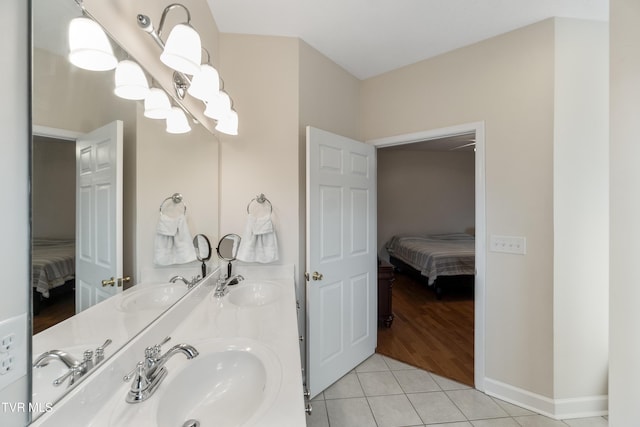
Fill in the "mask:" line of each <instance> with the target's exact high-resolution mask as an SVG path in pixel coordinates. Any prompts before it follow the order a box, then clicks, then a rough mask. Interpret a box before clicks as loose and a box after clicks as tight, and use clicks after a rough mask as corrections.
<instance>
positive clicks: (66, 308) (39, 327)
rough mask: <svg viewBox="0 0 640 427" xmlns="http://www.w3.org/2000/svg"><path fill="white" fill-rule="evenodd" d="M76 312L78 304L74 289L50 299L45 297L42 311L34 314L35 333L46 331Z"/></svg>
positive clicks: (41, 307)
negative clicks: (76, 304) (76, 303)
mask: <svg viewBox="0 0 640 427" xmlns="http://www.w3.org/2000/svg"><path fill="white" fill-rule="evenodd" d="M74 314H76V306H75V292H74V290H73V289H71V290H70V291H66V292H64V293H62V294H59V295H56V296H55V297H54V298H51V299H50V300H49V299H45V300H44V301H43V302H42V305H41V306H40V313H38V314H36V315H35V316H33V334H34V335H35V334H37V333H38V332H41V331H44V330H45V329H47V328H48V327H50V326H53V325H55V324H56V323H60V322H62V321H63V320H65V319H67V318H69V317H71V316H73V315H74Z"/></svg>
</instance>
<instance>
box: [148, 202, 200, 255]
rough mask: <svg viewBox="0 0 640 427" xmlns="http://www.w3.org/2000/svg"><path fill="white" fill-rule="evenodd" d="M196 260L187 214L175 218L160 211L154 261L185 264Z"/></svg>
mask: <svg viewBox="0 0 640 427" xmlns="http://www.w3.org/2000/svg"><path fill="white" fill-rule="evenodd" d="M195 260H196V250H195V248H194V246H193V240H192V238H191V233H190V232H189V226H188V225H187V218H186V216H185V215H184V214H183V215H179V216H177V217H175V218H172V217H170V216H167V215H165V214H163V213H162V212H160V218H159V219H158V225H157V227H156V236H155V242H154V254H153V262H154V263H155V264H156V265H173V264H184V263H187V262H191V261H195Z"/></svg>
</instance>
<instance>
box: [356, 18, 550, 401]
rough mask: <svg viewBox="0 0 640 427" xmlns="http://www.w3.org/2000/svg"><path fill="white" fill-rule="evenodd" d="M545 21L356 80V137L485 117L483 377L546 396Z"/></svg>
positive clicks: (547, 67)
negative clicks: (497, 238) (490, 242)
mask: <svg viewBox="0 0 640 427" xmlns="http://www.w3.org/2000/svg"><path fill="white" fill-rule="evenodd" d="M553 43H554V23H553V21H552V20H548V21H543V22H541V23H538V24H535V25H532V26H529V27H525V28H522V29H519V30H516V31H514V32H511V33H508V34H504V35H502V36H498V37H495V38H493V39H489V40H486V41H484V42H481V43H478V44H475V45H472V46H468V47H465V48H462V49H459V50H456V51H454V52H451V53H448V54H444V55H441V56H439V57H436V58H434V59H431V60H427V61H423V62H420V63H417V64H415V65H412V66H408V67H405V68H402V69H399V70H396V71H393V72H390V73H387V74H383V75H381V76H378V77H373V78H371V79H368V80H365V81H364V82H363V96H362V112H363V123H362V126H363V129H364V135H365V139H374V138H381V137H386V136H392V135H399V134H406V133H411V132H418V131H423V130H429V129H435V128H442V127H446V126H451V125H456V124H461V123H469V122H475V121H484V122H485V131H486V134H485V135H486V145H485V147H486V151H485V152H486V218H487V234H488V235H491V234H504V235H519V236H526V238H527V255H526V256H514V255H509V254H500V253H492V252H489V253H487V274H486V301H487V303H486V307H485V312H486V313H487V315H486V335H485V345H486V371H485V373H486V377H487V378H490V379H493V380H495V381H497V382H500V383H505V384H509V385H512V386H514V387H518V388H522V389H525V390H528V391H529V392H532V393H536V394H540V395H543V396H553V312H552V309H551V307H552V303H553V277H552V273H553V211H552V208H553V207H552V197H553V169H552V167H553V157H552V154H553V101H554V99H553V77H554V68H553V67H554V61H553V59H554V57H553V54H554V45H553Z"/></svg>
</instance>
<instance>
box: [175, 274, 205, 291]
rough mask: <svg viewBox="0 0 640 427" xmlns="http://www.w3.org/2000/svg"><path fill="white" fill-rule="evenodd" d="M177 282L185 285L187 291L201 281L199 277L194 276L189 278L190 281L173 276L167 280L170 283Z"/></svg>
mask: <svg viewBox="0 0 640 427" xmlns="http://www.w3.org/2000/svg"><path fill="white" fill-rule="evenodd" d="M178 280H182V283H184V284H185V285H187V289H191V288H193V287H194V286H195V285H196V284H197V283H198V282H199V281H200V280H201V279H200V276H195V277H192V278H191V281H189V280H187V279H185V278H184V277H182V276H173V277H172V278H171V279H169V282H171V283H176V282H177V281H178Z"/></svg>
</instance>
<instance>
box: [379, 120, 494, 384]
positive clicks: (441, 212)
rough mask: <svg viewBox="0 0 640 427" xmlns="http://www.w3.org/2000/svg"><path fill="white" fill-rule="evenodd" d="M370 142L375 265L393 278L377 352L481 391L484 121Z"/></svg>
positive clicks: (482, 373) (482, 371) (482, 366)
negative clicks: (389, 317) (375, 211)
mask: <svg viewBox="0 0 640 427" xmlns="http://www.w3.org/2000/svg"><path fill="white" fill-rule="evenodd" d="M478 139H480V143H479V145H481V147H480V148H481V150H480V154H479V155H478ZM371 142H373V143H375V145H376V146H377V147H378V150H377V173H378V188H377V198H378V248H379V252H378V255H379V260H380V265H381V270H380V271H383V270H384V271H389V270H390V269H391V268H392V269H393V276H394V281H393V285H392V288H391V296H392V298H391V300H392V312H393V321H392V322H384V321H383V322H380V325H379V328H378V348H377V350H376V351H377V352H378V353H380V354H383V355H386V356H389V357H392V358H395V359H397V360H400V361H403V362H405V363H408V364H410V365H413V366H417V367H419V368H422V369H425V370H428V371H430V372H432V373H434V374H437V375H439V376H442V377H445V378H448V379H451V380H454V381H457V382H461V383H463V384H466V385H469V386H472V387H476V388H478V389H480V390H482V380H481V379H482V378H483V377H484V357H483V355H484V351H483V348H484V322H483V319H484V312H483V306H484V305H483V304H482V301H484V280H483V279H484V261H483V260H484V253H479V254H478V253H477V252H479V251H478V250H477V248H478V247H480V248H482V247H483V246H481V245H483V241H484V238H483V236H484V186H483V182H484V179H483V178H484V169H483V164H484V161H483V158H484V145H483V143H484V132H483V126H482V124H481V123H480V124H472V125H466V126H465V125H463V126H459V127H455V128H448V129H442V130H436V131H430V132H424V133H422V134H412V135H406V136H404V137H395V138H391V139H387V140H379V141H371ZM478 181H480V182H478ZM478 202H479V203H478ZM478 218H480V221H478ZM477 231H479V232H481V233H482V234H480V235H479V236H478V237H476V236H477V235H478V233H477ZM478 240H480V241H482V242H480V241H478ZM480 252H482V250H481V251H480ZM478 258H479V261H480V262H479V263H478ZM479 273H482V274H479ZM479 276H480V277H479ZM478 320H479V321H480V322H479V323H478ZM389 323H390V326H389V327H387V325H389Z"/></svg>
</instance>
